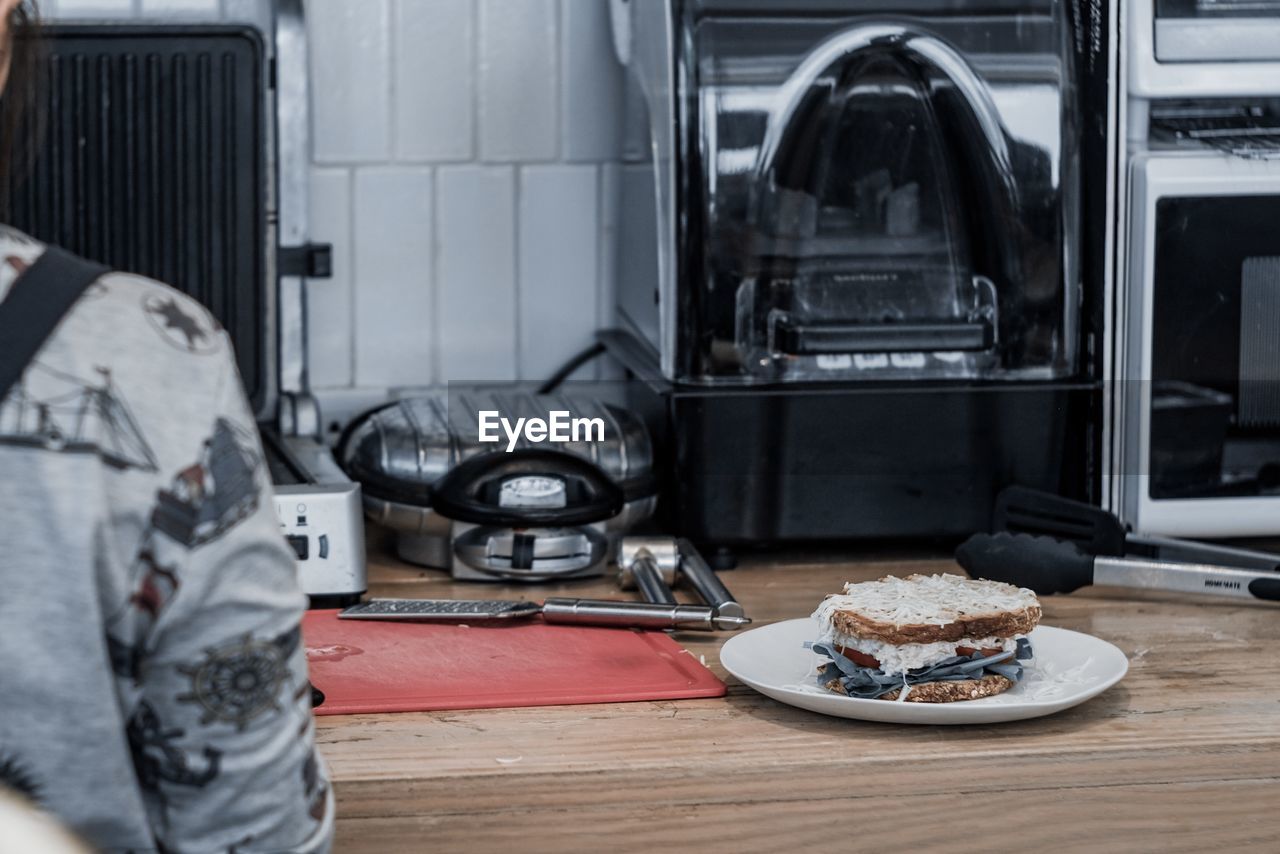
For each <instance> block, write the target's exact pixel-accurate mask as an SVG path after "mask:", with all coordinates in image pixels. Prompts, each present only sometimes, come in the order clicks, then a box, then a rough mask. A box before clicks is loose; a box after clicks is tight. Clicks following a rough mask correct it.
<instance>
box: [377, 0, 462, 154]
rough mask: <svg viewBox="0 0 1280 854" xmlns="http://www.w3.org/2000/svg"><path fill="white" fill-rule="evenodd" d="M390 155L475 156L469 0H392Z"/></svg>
mask: <svg viewBox="0 0 1280 854" xmlns="http://www.w3.org/2000/svg"><path fill="white" fill-rule="evenodd" d="M393 21H394V23H393V27H394V29H395V47H394V50H395V84H394V89H395V103H394V115H395V128H396V130H395V140H396V149H395V154H396V156H397V157H398V158H400V159H401V160H425V161H446V160H470V159H471V158H472V157H473V156H474V155H475V137H476V119H475V103H476V92H475V76H474V75H473V74H472V69H473V68H474V67H475V62H476V38H475V33H476V11H475V4H474V3H473V0H396V2H395V6H394V18H393Z"/></svg>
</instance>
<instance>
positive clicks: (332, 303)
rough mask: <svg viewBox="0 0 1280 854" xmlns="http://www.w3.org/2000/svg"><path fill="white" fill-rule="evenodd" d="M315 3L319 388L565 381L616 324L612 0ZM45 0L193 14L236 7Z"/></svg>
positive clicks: (368, 390)
mask: <svg viewBox="0 0 1280 854" xmlns="http://www.w3.org/2000/svg"><path fill="white" fill-rule="evenodd" d="M262 2H267V0H262ZM306 5H307V18H308V33H309V37H310V47H311V70H312V80H311V84H312V101H313V103H312V121H313V129H312V159H313V163H314V168H313V169H312V173H311V174H312V180H311V192H312V198H311V217H312V230H313V232H314V236H315V238H316V239H319V240H324V241H326V242H331V243H333V245H334V268H335V275H334V278H333V279H331V280H326V281H318V282H314V283H313V284H312V286H311V293H310V304H309V318H310V335H311V377H312V382H313V384H314V385H315V386H316V387H317V388H320V389H332V390H335V396H336V398H337V399H343V400H346V399H351V400H356V399H361V400H362V399H364V396H365V395H366V394H376V392H377V391H378V390H379V389H385V388H392V387H403V386H421V385H426V384H434V383H442V382H447V381H450V380H479V379H516V378H527V379H536V378H541V377H545V376H546V375H548V374H550V373H551V372H552V371H553V370H554V369H555V367H557V366H558V365H559V363H560V362H561V361H563V359H565V358H567V357H568V356H570V355H572V353H573V352H575V351H576V350H577V349H579V348H580V347H582V346H586V345H587V344H588V343H590V341H591V336H592V333H593V332H594V330H595V329H596V328H597V327H598V326H600V325H603V324H607V323H609V322H611V320H612V310H613V304H612V297H611V293H612V278H613V275H614V267H613V259H614V258H615V257H616V252H615V250H614V243H615V236H616V234H615V233H616V228H615V223H616V203H617V192H618V188H619V186H620V175H621V172H620V171H619V169H618V166H617V162H618V160H619V158H620V149H621V148H622V147H623V145H624V140H623V137H622V133H621V131H622V128H623V126H624V122H625V110H626V106H625V103H624V102H625V100H626V99H625V97H624V95H623V91H624V85H623V78H624V74H623V71H622V69H621V68H620V67H619V66H618V64H617V62H616V61H615V59H614V57H613V49H612V44H611V41H610V38H611V36H610V30H609V17H608V5H609V4H608V0H359V2H356V0H308V2H307V4H306ZM41 6H42V9H44V10H45V12H46V14H48V13H50V12H52V13H53V15H54V16H55V17H104V16H119V15H130V14H134V15H137V14H142V15H151V14H160V15H170V16H173V15H177V16H180V17H182V18H183V19H190V18H192V17H195V16H201V15H205V16H208V15H211V14H216V13H217V10H218V9H221V8H225V7H226V6H227V3H226V2H220V0H44V2H42V4H41ZM625 144H626V145H628V146H630V145H632V142H631V141H630V139H629V138H628V140H627V141H626V142H625ZM343 389H345V391H341V392H340V393H339V392H338V391H337V390H343Z"/></svg>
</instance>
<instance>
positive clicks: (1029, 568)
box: [956, 534, 1280, 602]
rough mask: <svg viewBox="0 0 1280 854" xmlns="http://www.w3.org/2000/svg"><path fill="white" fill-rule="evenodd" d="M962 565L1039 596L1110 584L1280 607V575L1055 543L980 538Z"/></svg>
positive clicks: (960, 557) (963, 549) (964, 548)
mask: <svg viewBox="0 0 1280 854" xmlns="http://www.w3.org/2000/svg"><path fill="white" fill-rule="evenodd" d="M956 561H957V562H959V564H960V566H962V567H964V569H965V571H966V572H968V573H969V574H970V575H971V576H973V577H975V578H989V579H991V580H993V581H1003V582H1006V583H1008V584H1016V585H1018V586H1019V587H1028V588H1030V589H1031V590H1034V591H1035V592H1036V593H1039V594H1051V593H1071V592H1072V591H1074V590H1078V589H1079V588H1081V587H1087V586H1088V585H1090V584H1105V585H1110V586H1114V587H1131V588H1137V589H1141V590H1168V591H1174V592H1178V593H1204V594H1209V595H1211V596H1227V597H1231V598H1235V599H1264V600H1268V601H1272V602H1280V575H1277V574H1276V573H1275V572H1255V571H1251V570H1245V569H1233V568H1230V567H1224V566H1213V565H1209V564H1198V563H1174V562H1172V561H1158V560H1138V559H1134V558H1123V557H1109V556H1105V555H1099V556H1094V555H1091V554H1088V553H1087V552H1084V551H1082V550H1081V549H1080V548H1079V547H1078V546H1077V545H1076V544H1075V543H1071V542H1066V541H1063V540H1055V539H1053V538H1052V537H1033V536H1030V535H1027V534H975V535H974V536H973V537H970V538H969V539H968V540H967V541H966V542H965V543H963V544H962V545H961V546H960V547H959V548H958V549H956Z"/></svg>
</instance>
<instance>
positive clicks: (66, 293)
mask: <svg viewBox="0 0 1280 854" xmlns="http://www.w3.org/2000/svg"><path fill="white" fill-rule="evenodd" d="M107 272H108V269H107V268H106V267H103V266H101V265H99V264H95V263H93V262H92V261H86V260H84V259H83V258H79V257H77V256H75V255H72V254H71V253H70V252H67V251H65V250H62V249H58V248H56V247H52V246H51V247H49V248H48V249H46V250H45V251H44V254H43V255H41V256H40V257H39V258H38V259H36V262H35V263H34V264H32V265H31V266H30V267H28V268H27V271H26V272H25V273H23V274H22V275H20V276H19V277H18V278H17V280H16V281H15V282H14V283H13V287H12V288H10V289H9V295H8V296H7V297H5V299H4V302H0V400H4V398H5V397H6V396H8V394H9V389H11V388H13V386H14V384H15V383H16V382H17V381H18V380H20V379H22V375H23V373H24V372H25V371H26V369H27V365H29V364H30V363H31V360H32V359H34V358H35V357H36V354H37V353H39V352H40V348H41V347H43V346H44V343H45V342H46V341H48V340H49V336H51V335H52V334H53V331H54V330H55V329H57V328H58V324H59V323H61V322H62V318H63V317H65V316H66V314H67V312H68V311H70V310H71V306H73V305H75V304H76V300H78V299H80V295H81V294H83V293H84V292H85V290H87V289H88V287H89V286H90V285H92V284H93V283H94V282H96V281H97V280H98V279H99V278H101V277H102V276H103V275H104V274H105V273H107Z"/></svg>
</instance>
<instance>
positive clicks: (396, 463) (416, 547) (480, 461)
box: [337, 388, 657, 581]
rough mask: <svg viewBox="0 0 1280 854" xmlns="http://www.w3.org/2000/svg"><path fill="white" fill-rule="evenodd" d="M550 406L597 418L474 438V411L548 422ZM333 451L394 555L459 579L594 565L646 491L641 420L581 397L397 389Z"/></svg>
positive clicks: (641, 516) (552, 573) (650, 488)
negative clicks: (539, 433)
mask: <svg viewBox="0 0 1280 854" xmlns="http://www.w3.org/2000/svg"><path fill="white" fill-rule="evenodd" d="M556 412H563V413H572V416H573V417H574V418H581V419H587V420H595V421H598V423H599V426H600V429H599V430H598V431H597V432H595V433H593V434H592V435H590V436H588V435H587V433H586V432H580V433H579V434H578V435H577V436H576V437H575V436H573V434H572V433H570V434H569V440H567V441H557V440H555V437H554V436H552V435H548V436H546V437H545V444H544V442H543V441H538V442H533V441H531V440H529V439H527V438H521V439H520V440H518V441H515V440H510V441H509V440H508V439H506V438H503V439H502V441H500V442H496V443H493V444H485V443H482V442H481V441H479V436H480V433H481V429H480V420H481V418H484V417H485V416H484V415H483V413H494V414H495V418H496V417H501V418H507V419H509V421H510V422H516V421H518V420H521V419H523V420H524V421H525V422H527V421H528V419H531V418H541V419H543V420H544V421H547V422H550V420H551V417H552V414H553V413H556ZM337 453H338V458H339V461H340V462H341V464H342V466H343V468H344V469H345V470H346V471H347V473H348V474H349V475H350V476H351V477H353V478H355V479H356V480H357V481H359V482H360V483H361V484H362V486H363V488H364V505H365V509H366V511H367V513H368V515H369V518H370V519H372V520H373V521H375V522H378V523H380V524H382V525H385V526H387V527H389V528H391V529H392V530H394V531H395V532H396V551H397V553H398V554H399V556H400V557H401V558H403V559H404V560H406V561H409V562H410V563H415V564H419V565H422V566H431V567H437V568H441V569H449V570H450V571H451V572H452V573H453V577H454V578H458V579H465V580H469V581H511V580H519V581H548V580H559V579H566V578H585V577H591V576H598V575H601V574H603V572H604V569H605V566H606V564H607V563H608V562H609V561H610V560H611V559H612V558H613V557H614V555H615V553H616V549H617V543H618V540H619V538H620V537H621V536H622V535H623V534H624V533H626V532H627V531H628V530H629V529H631V528H632V527H633V526H634V525H635V524H636V523H638V522H641V521H643V520H645V519H646V518H648V517H649V515H650V514H651V513H652V512H653V507H654V503H655V501H656V498H655V493H656V488H657V487H656V482H655V480H654V477H653V452H652V448H651V446H650V442H649V436H648V433H647V432H646V430H645V427H644V425H643V424H642V423H641V422H640V421H639V420H638V419H637V418H636V417H635V416H634V415H633V414H632V413H630V412H629V411H627V410H626V409H624V408H621V407H618V406H613V405H610V404H607V403H602V402H600V401H598V400H596V399H594V398H590V397H585V396H566V395H538V396H534V395H530V394H525V393H520V392H514V391H506V392H498V391H494V390H492V389H487V390H486V389H482V388H475V389H461V388H454V389H451V391H450V393H449V394H448V395H446V394H440V395H437V396H432V397H413V398H407V399H405V400H401V401H397V402H395V403H391V404H387V405H386V406H383V407H379V408H377V409H375V410H373V411H371V412H369V413H367V414H365V415H364V416H362V417H360V418H358V419H356V420H354V421H353V422H352V423H351V424H350V425H349V426H348V428H347V430H346V432H345V434H344V436H343V438H342V439H341V441H340V442H339V444H338V448H337Z"/></svg>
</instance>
